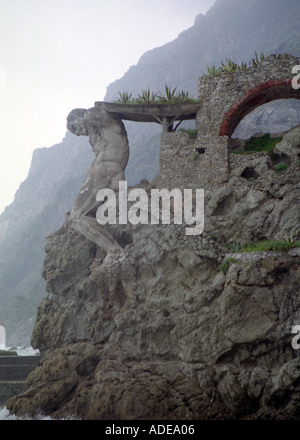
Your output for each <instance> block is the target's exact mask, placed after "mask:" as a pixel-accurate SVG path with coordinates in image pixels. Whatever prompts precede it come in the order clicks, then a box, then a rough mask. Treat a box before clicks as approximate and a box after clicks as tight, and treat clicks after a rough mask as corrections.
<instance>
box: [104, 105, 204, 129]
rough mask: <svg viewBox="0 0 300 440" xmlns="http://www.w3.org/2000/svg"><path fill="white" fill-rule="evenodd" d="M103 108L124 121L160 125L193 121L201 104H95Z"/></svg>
mask: <svg viewBox="0 0 300 440" xmlns="http://www.w3.org/2000/svg"><path fill="white" fill-rule="evenodd" d="M100 106H104V107H105V110H106V111H108V112H110V113H116V114H118V115H119V116H120V117H121V119H123V120H125V121H136V122H156V123H159V124H160V123H161V122H162V120H163V118H167V119H168V120H174V121H177V120H183V121H184V120H193V119H196V115H197V112H198V111H199V109H200V108H201V103H200V102H198V103H191V104H190V103H186V104H118V103H108V102H96V103H95V107H100Z"/></svg>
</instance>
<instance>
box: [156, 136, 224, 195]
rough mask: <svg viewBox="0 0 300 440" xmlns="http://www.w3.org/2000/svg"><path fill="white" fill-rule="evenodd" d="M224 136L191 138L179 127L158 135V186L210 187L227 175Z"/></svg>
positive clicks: (220, 181)
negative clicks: (159, 146) (159, 140)
mask: <svg viewBox="0 0 300 440" xmlns="http://www.w3.org/2000/svg"><path fill="white" fill-rule="evenodd" d="M228 170H229V168H228V138H227V137H226V136H224V137H218V139H216V140H215V139H214V138H213V137H209V136H207V137H205V138H202V139H201V138H199V137H198V138H197V139H196V140H195V139H191V138H190V137H189V135H188V134H187V133H185V132H183V131H178V132H172V133H164V134H163V135H162V139H161V152H160V173H159V182H158V186H159V187H160V188H168V189H172V188H186V189H187V188H191V189H202V188H203V189H211V188H214V187H215V186H218V185H220V184H222V183H223V182H225V181H227V179H228Z"/></svg>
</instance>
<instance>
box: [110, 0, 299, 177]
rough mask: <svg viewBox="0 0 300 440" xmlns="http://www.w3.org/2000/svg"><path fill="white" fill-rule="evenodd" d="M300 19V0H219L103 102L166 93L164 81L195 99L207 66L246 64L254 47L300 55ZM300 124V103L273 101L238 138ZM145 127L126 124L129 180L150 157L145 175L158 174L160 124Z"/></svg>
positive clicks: (141, 63) (115, 85) (251, 118)
mask: <svg viewBox="0 0 300 440" xmlns="http://www.w3.org/2000/svg"><path fill="white" fill-rule="evenodd" d="M299 20H300V7H299V0H285V1H282V0H249V1H243V0H217V1H216V3H215V5H214V6H213V7H212V8H211V9H210V10H209V11H208V12H207V14H206V15H202V14H200V15H198V16H197V17H196V19H195V23H194V25H193V26H192V27H191V28H189V29H187V30H185V31H183V32H182V33H181V34H180V35H179V36H178V38H176V39H175V40H174V41H172V42H170V43H167V44H165V45H163V46H161V47H158V48H155V49H153V50H151V51H148V52H146V53H145V54H144V55H143V56H142V57H141V58H140V60H139V61H138V63H137V65H135V66H132V67H131V68H130V69H129V70H128V71H127V72H126V73H125V74H124V76H123V77H122V78H120V79H119V80H117V81H115V82H113V83H112V84H110V85H109V86H108V88H107V93H106V96H105V100H106V101H114V100H116V99H118V97H119V92H122V91H129V92H132V93H133V96H136V95H137V93H139V92H141V90H143V89H148V88H149V89H150V90H152V91H156V92H157V91H161V92H163V91H164V87H165V85H166V84H167V85H169V86H171V87H172V88H175V87H177V88H178V91H180V90H185V91H188V92H189V93H190V95H192V96H194V97H197V87H198V79H199V77H200V76H202V75H203V74H204V73H205V72H206V71H207V66H208V65H212V64H215V65H216V66H217V67H218V66H220V65H221V62H222V61H225V60H226V58H231V59H234V60H235V61H237V62H241V61H247V62H248V61H249V60H250V59H252V58H253V56H254V53H255V51H256V52H257V53H258V54H260V53H265V54H266V55H267V54H270V53H280V52H281V53H291V54H295V55H298V54H299V56H300V31H299ZM294 101H295V100H294ZM268 115H270V117H268ZM283 115H284V120H282V116H283ZM299 123H300V103H299V102H293V104H291V103H289V102H281V103H279V104H278V103H277V102H272V103H270V104H267V105H266V106H264V107H263V108H258V109H256V111H255V112H253V114H250V115H249V116H248V118H247V120H246V121H245V122H244V121H242V122H241V124H240V125H239V127H238V130H237V132H236V134H235V137H236V136H239V137H241V138H248V137H250V136H251V135H252V134H254V133H255V132H261V131H265V132H273V131H275V132H276V127H279V126H280V130H279V131H285V130H288V129H290V128H292V127H293V126H295V125H297V124H299ZM142 125H145V124H128V125H126V127H128V128H127V129H128V134H129V139H130V149H131V155H130V159H129V163H128V166H127V175H128V176H130V183H136V182H138V181H139V180H140V178H141V173H140V172H139V170H140V169H142V168H143V167H144V164H145V162H144V157H146V156H148V157H149V155H151V156H152V163H153V168H152V172H151V170H150V169H149V168H147V169H146V172H145V174H144V176H143V177H145V178H147V179H149V180H151V179H153V178H154V177H155V176H156V174H157V173H158V156H157V155H158V151H159V145H160V137H159V135H158V131H157V127H156V124H149V125H148V127H143V126H142ZM274 127H275V129H274ZM155 135H156V136H155ZM148 138H149V141H148ZM141 139H143V143H142V144H141Z"/></svg>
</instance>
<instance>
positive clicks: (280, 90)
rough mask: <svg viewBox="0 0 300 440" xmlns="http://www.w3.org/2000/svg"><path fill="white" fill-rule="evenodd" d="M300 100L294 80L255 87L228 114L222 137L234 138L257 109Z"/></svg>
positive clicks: (279, 80)
mask: <svg viewBox="0 0 300 440" xmlns="http://www.w3.org/2000/svg"><path fill="white" fill-rule="evenodd" d="M291 98H294V99H300V90H295V89H293V87H292V79H277V80H276V79H274V80H271V81H268V82H265V83H263V84H259V85H258V86H256V87H253V88H252V89H251V90H249V91H248V92H247V93H245V94H244V95H243V96H241V97H240V98H239V99H238V100H237V101H236V102H235V103H234V105H233V106H232V107H231V108H230V110H229V111H228V112H227V113H226V115H225V117H224V119H223V122H222V125H221V129H220V133H219V135H220V136H229V137H230V136H232V134H233V133H234V131H235V129H236V127H237V126H238V125H239V123H240V122H241V120H242V119H244V117H245V116H247V114H248V113H250V112H251V111H252V110H254V109H255V108H257V107H259V106H261V105H263V104H266V103H267V102H271V101H274V100H276V99H291Z"/></svg>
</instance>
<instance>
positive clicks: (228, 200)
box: [7, 128, 300, 420]
mask: <svg viewBox="0 0 300 440" xmlns="http://www.w3.org/2000/svg"><path fill="white" fill-rule="evenodd" d="M299 139H300V133H299V128H296V129H294V130H293V131H292V132H291V133H289V134H288V135H287V136H286V137H285V138H284V139H283V141H282V143H281V144H278V146H277V149H276V154H277V155H280V154H282V153H281V152H282V148H283V145H284V142H285V143H286V151H288V153H287V154H288V155H289V157H290V158H291V164H290V168H289V169H288V170H285V171H282V172H276V171H274V170H273V169H272V167H271V166H270V163H269V161H270V160H271V159H270V157H269V156H268V155H264V154H262V153H256V154H252V155H250V156H248V155H246V156H243V157H241V158H238V159H237V158H235V159H234V158H233V159H232V160H233V161H234V166H232V169H231V174H230V179H229V182H228V183H227V184H224V185H223V186H222V187H220V188H219V190H214V191H208V193H207V200H206V218H207V222H206V227H205V234H204V237H203V239H202V241H201V246H200V245H197V246H193V243H190V242H186V241H185V240H182V239H181V238H182V235H180V233H178V230H177V231H176V228H175V229H174V228H171V227H168V226H162V225H157V226H151V225H148V226H147V225H136V226H133V225H126V226H119V225H115V226H110V232H111V233H112V235H113V236H114V238H115V240H116V241H117V242H118V243H119V245H120V246H122V247H123V248H124V249H125V251H126V254H127V257H126V258H125V259H123V260H120V261H116V262H115V263H114V264H111V265H107V264H105V263H104V261H105V253H104V252H103V250H102V249H100V248H98V247H97V246H96V245H95V244H93V243H92V242H90V241H88V240H87V239H85V238H84V237H83V236H82V235H80V234H78V233H76V232H75V231H74V230H73V229H71V228H70V226H68V223H67V222H66V223H65V224H64V225H63V227H62V228H61V229H60V230H59V231H58V232H57V233H55V234H53V235H51V236H50V237H49V238H48V239H47V243H46V259H45V263H44V269H43V275H44V277H45V279H46V287H47V291H48V296H47V297H46V298H44V299H43V300H42V301H41V303H40V305H39V309H38V314H37V319H36V323H35V328H34V331H33V335H32V344H33V346H34V348H39V349H40V350H41V352H42V354H43V358H42V360H41V362H40V364H39V366H38V367H37V368H36V370H35V371H34V372H32V373H31V374H30V376H29V378H28V380H27V390H26V392H25V393H23V394H22V395H20V396H18V397H14V398H13V399H11V400H10V401H9V402H8V403H7V407H8V408H9V410H10V411H12V412H13V413H15V414H18V415H24V414H34V413H35V412H43V413H45V414H47V415H51V416H52V417H54V418H59V417H69V416H73V417H78V418H82V419H127V420H128V419H134V420H138V419H160V420H162V419H169V420H170V419H183V420H188V419H237V418H242V419H259V418H262V419H291V418H295V419H298V418H299V414H300V404H299V392H300V388H299V378H300V358H299V352H298V351H297V350H294V349H293V347H292V345H291V342H292V338H293V335H292V327H293V326H294V325H296V324H299V322H298V320H299V312H300V300H299V298H300V297H299V291H300V250H299V248H295V249H291V250H289V251H276V252H265V253H262V252H258V253H251V254H250V253H249V254H243V253H242V254H234V255H224V257H225V258H233V260H231V264H230V265H229V268H228V272H227V273H226V274H224V273H223V272H222V271H221V270H220V262H219V260H218V258H217V257H216V255H215V254H213V253H211V254H205V253H204V252H203V251H204V248H205V247H204V245H205V244H206V242H207V243H209V245H212V243H213V241H214V240H216V242H215V243H216V248H218V249H220V250H221V253H222V252H224V251H225V250H224V244H225V243H226V241H229V240H234V239H241V238H244V239H245V240H251V239H252V240H253V239H255V240H258V239H261V238H274V236H275V235H278V234H280V233H282V232H283V231H284V230H285V229H289V228H292V227H295V226H297V225H298V224H299V215H300V210H299V193H300V187H299V170H298V168H296V167H297V163H296V162H293V160H296V158H298V154H299V151H298V150H299V145H300V142H299ZM293 158H294V159H293ZM236 161H239V163H238V164H239V165H240V167H239V166H237V163H236ZM298 166H299V164H298ZM247 167H248V168H249V167H250V168H253V169H255V170H256V171H257V174H259V178H257V179H254V180H252V179H250V180H249V179H245V178H244V177H242V176H241V174H243V170H244V169H245V168H247ZM238 171H241V173H239V172H238ZM143 185H144V186H143V187H144V188H145V189H147V191H149V190H150V189H151V185H147V184H146V183H144V184H143ZM213 233H214V235H215V236H214V240H212V239H211V237H210V236H211V235H212V234H213ZM196 239H197V238H195V240H196ZM204 239H205V240H206V242H204Z"/></svg>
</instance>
